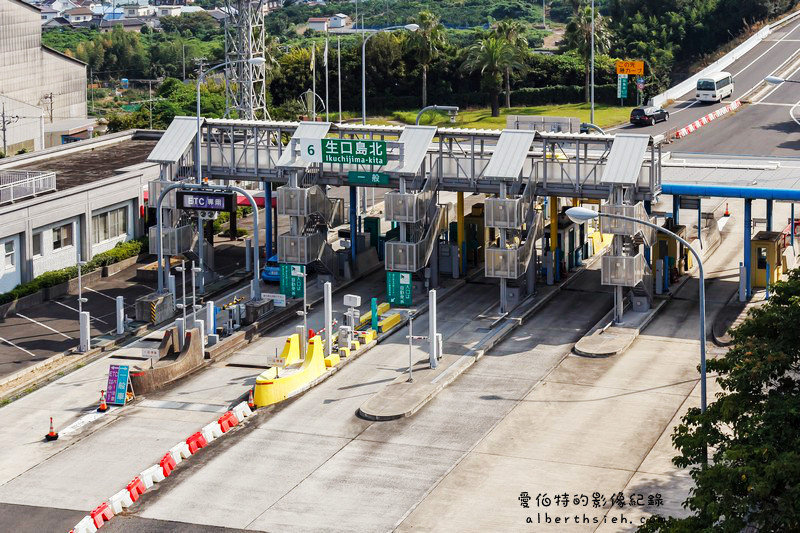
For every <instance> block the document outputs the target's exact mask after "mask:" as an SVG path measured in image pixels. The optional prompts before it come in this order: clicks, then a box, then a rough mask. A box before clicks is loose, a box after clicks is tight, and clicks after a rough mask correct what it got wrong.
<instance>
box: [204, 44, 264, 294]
mask: <svg viewBox="0 0 800 533" xmlns="http://www.w3.org/2000/svg"><path fill="white" fill-rule="evenodd" d="M266 62H267V60H266V59H264V58H263V57H252V58H250V59H237V60H235V61H226V62H225V63H220V64H219V65H214V66H213V67H211V68H210V69H208V70H206V71H205V72H202V73H200V75H199V76H198V77H197V140H196V143H195V144H196V145H197V146H195V173H196V176H195V183H198V184H201V183H203V179H202V176H201V174H202V170H203V169H202V165H201V163H200V85H201V84H202V83H203V80H204V79H205V78H206V76H207V75H208V73H209V72H211V71H213V70H216V69H219V68H222V67H228V66H230V65H235V64H237V63H247V64H248V65H252V66H254V67H259V66H262V65H264V64H265V63H266ZM254 207H255V206H254ZM198 223H199V232H198V233H199V234H200V235H199V237H200V238H199V239H198V241H197V251H198V252H199V253H198V255H199V256H200V270H201V271H202V270H203V262H204V261H205V258H204V257H203V241H204V240H205V237H204V235H203V221H202V219H201V220H199V221H198ZM204 287H205V277H204V276H201V278H200V289H201V290H203V288H204Z"/></svg>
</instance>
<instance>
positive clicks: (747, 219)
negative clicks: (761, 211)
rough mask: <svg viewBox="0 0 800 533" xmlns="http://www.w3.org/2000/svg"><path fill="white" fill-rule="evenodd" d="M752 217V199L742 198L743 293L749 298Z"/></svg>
mask: <svg viewBox="0 0 800 533" xmlns="http://www.w3.org/2000/svg"><path fill="white" fill-rule="evenodd" d="M752 218H753V200H752V199H750V198H745V199H744V270H745V286H746V288H747V290H746V291H745V295H746V296H747V298H748V299H749V298H750V296H752V295H753V288H752V284H751V283H750V253H751V250H750V249H751V247H752V244H751V240H752V237H751V235H750V229H751V227H752Z"/></svg>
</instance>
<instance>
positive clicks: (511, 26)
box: [494, 20, 528, 108]
mask: <svg viewBox="0 0 800 533" xmlns="http://www.w3.org/2000/svg"><path fill="white" fill-rule="evenodd" d="M494 33H495V35H497V37H498V38H500V39H505V41H506V42H507V43H508V44H509V45H510V46H511V49H512V50H513V52H514V55H515V57H516V59H517V60H518V62H519V63H520V64H523V61H524V59H525V56H527V53H528V39H527V38H526V37H525V29H524V28H523V27H522V24H520V23H519V21H516V20H504V21H502V22H500V23H498V24H497V26H495V28H494ZM504 74H505V82H506V83H505V85H506V107H507V108H510V107H511V65H510V64H509V65H506V68H505V72H504Z"/></svg>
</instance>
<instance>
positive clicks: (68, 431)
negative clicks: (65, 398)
mask: <svg viewBox="0 0 800 533" xmlns="http://www.w3.org/2000/svg"><path fill="white" fill-rule="evenodd" d="M109 412H111V409H110V408H109V410H108V411H106V412H105V413H89V414H87V415H83V416H82V417H80V418H79V419H77V420H76V421H75V422H73V423H72V424H70V425H68V426H67V427H65V428H64V429H62V430H61V431H59V432H58V434H59V435H60V436H61V437H68V436H70V435H72V434H73V433H77V432H78V430H79V429H80V428H82V427H83V426H85V425H86V424H89V423H90V422H94V421H95V420H97V419H98V418H100V417H101V416H103V415H104V414H106V413H109Z"/></svg>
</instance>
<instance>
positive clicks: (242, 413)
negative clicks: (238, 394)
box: [233, 402, 253, 422]
mask: <svg viewBox="0 0 800 533" xmlns="http://www.w3.org/2000/svg"><path fill="white" fill-rule="evenodd" d="M233 414H234V415H236V418H237V420H239V421H240V422H241V421H242V420H244V419H245V417H248V416H252V414H253V411H251V410H250V407H248V406H247V402H242V403H240V404H238V405H236V406H235V407H234V408H233Z"/></svg>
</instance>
